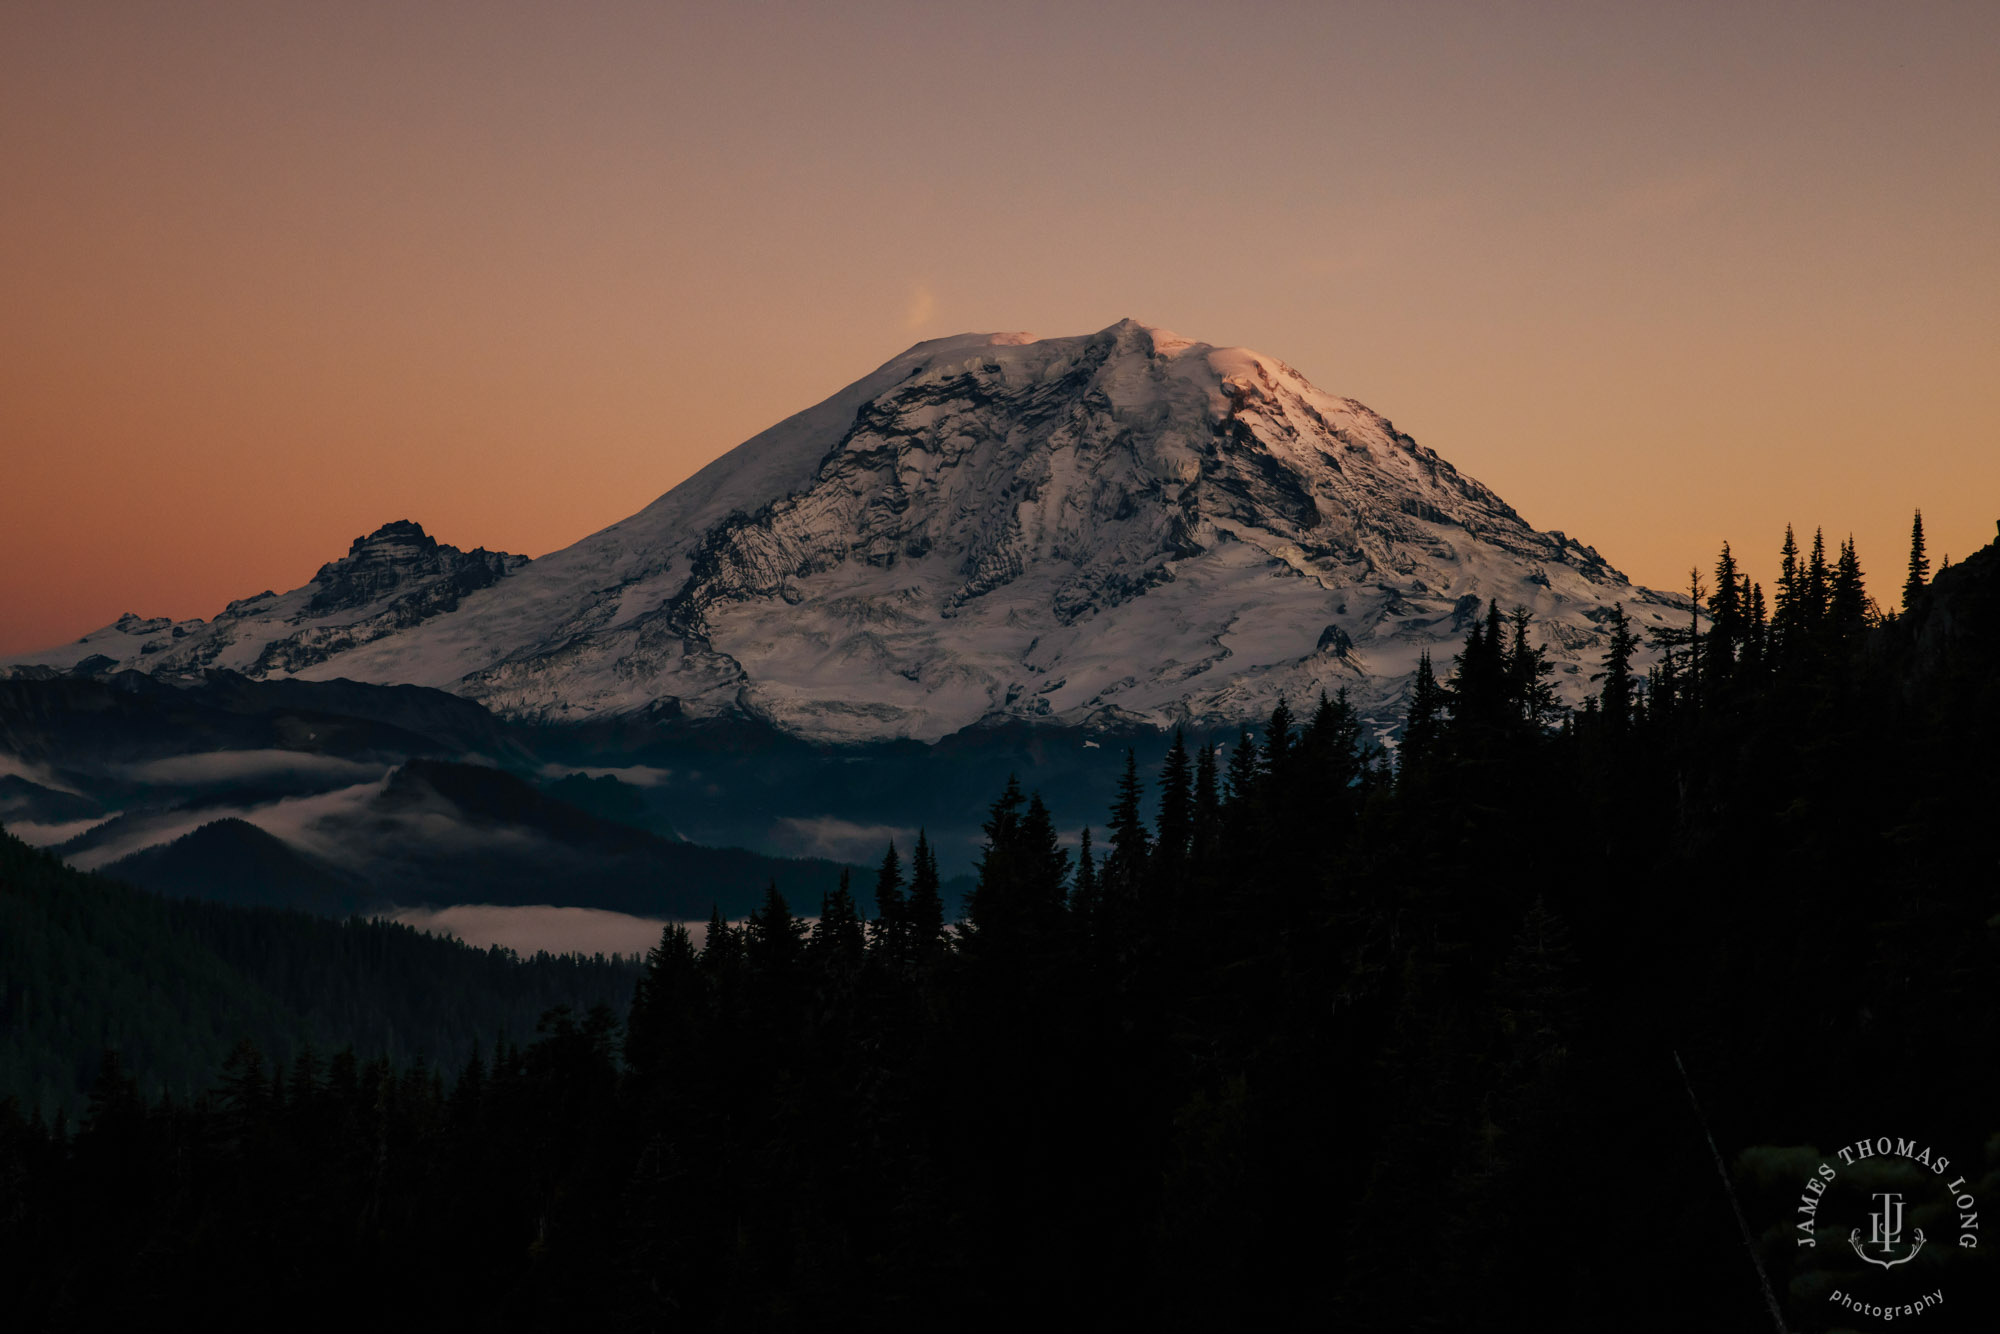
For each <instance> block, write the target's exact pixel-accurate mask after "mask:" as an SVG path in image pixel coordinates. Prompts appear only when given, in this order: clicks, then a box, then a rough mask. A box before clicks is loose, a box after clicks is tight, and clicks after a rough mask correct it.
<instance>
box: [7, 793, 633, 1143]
mask: <svg viewBox="0 0 2000 1334" xmlns="http://www.w3.org/2000/svg"><path fill="white" fill-rule="evenodd" d="M636 975H637V970H636V969H635V968H634V967H633V966H632V964H631V961H630V960H624V961H620V960H611V959H604V958H592V959H582V958H575V957H567V956H565V957H556V956H551V955H546V954H544V955H539V956H537V957H535V958H532V959H525V960H524V959H520V958H517V957H516V956H514V955H513V954H512V953H511V952H510V951H507V950H502V949H498V948H495V949H490V950H480V949H474V948H472V947H470V946H467V945H464V944H461V943H460V942H458V941H456V940H451V939H445V938H438V937H433V936H428V935H425V934H424V933H422V932H420V931H417V930H415V929H413V928H411V927H408V926H403V925H400V924H398V923H395V922H388V921H370V920H364V919H361V918H352V919H349V920H347V921H338V920H335V919H332V918H326V917H318V916H314V915H312V914H309V913H304V912H298V911H291V910H284V909H277V908H259V907H248V906H240V905H236V904H228V903H213V902H202V901H196V900H193V899H177V898H163V897H160V896H158V895H154V894H150V893H147V892H145V891H143V890H139V889H134V888H132V887H130V886H128V885H125V884H121V883H119V882H118V881H116V880H112V879H109V878H107V877H105V876H100V875H85V874H82V873H79V872H77V871H73V870H71V869H70V868H69V867H67V866H64V865H63V864H62V863H61V862H60V861H58V860H57V859H56V858H55V857H54V856H52V855H51V854H49V853H47V852H42V851H39V850H37V849H34V848H31V847H29V846H27V845H26V844H25V843H22V842H21V841H20V840H19V839H16V838H14V837H13V836H11V835H9V834H7V833H5V832H4V831H0V1098H10V1099H12V1100H13V1101H14V1103H15V1105H16V1106H17V1107H18V1108H19V1109H22V1110H24V1111H26V1112H30V1113H36V1114H39V1115H42V1116H45V1117H53V1116H55V1115H57V1114H58V1113H59V1112H75V1111H79V1110H81V1108H82V1105H83V1095H84V1092H85V1091H86V1090H88V1089H90V1088H91V1087H92V1086H93V1085H94V1084H96V1083H97V1082H98V1081H99V1067H100V1063H101V1061H102V1059H103V1056H104V1053H105V1052H106V1051H107V1050H111V1049H115V1050H116V1051H117V1052H118V1054H119V1057H120V1060H121V1062H122V1070H123V1076H122V1077H124V1078H126V1079H131V1080H133V1081H135V1082H134V1088H135V1091H136V1092H140V1093H143V1094H144V1095H145V1096H146V1097H148V1098H151V1097H154V1096H157V1095H160V1094H163V1093H164V1094H168V1095H171V1096H172V1097H174V1098H175V1099H177V1100H180V1101H183V1102H185V1101H187V1100H189V1099H190V1098H192V1097H193V1096H194V1095H195V1094H197V1093H199V1092H200V1091H201V1090H202V1089H204V1088H206V1087H207V1086H208V1085H209V1084H211V1083H212V1082H213V1081H214V1080H215V1079H216V1078H217V1077H218V1076H219V1075H220V1074H221V1072H222V1070H223V1065H224V1061H225V1060H226V1058H227V1057H228V1056H229V1053H230V1051H231V1049H232V1048H234V1047H235V1046H236V1045H237V1044H238V1043H242V1042H249V1043H252V1044H254V1045H255V1046H256V1047H257V1048H258V1049H259V1050H260V1051H261V1052H263V1053H265V1054H266V1058H267V1059H272V1060H276V1061H280V1062H286V1063H289V1062H291V1061H292V1060H294V1059H296V1058H298V1057H301V1056H304V1055H305V1054H306V1053H307V1052H308V1051H309V1050H310V1049H312V1048H315V1047H316V1048H317V1049H318V1051H319V1052H320V1053H321V1054H322V1055H324V1054H329V1053H331V1052H333V1051H335V1050H336V1049H339V1048H343V1047H351V1048H353V1049H355V1050H356V1051H359V1052H361V1053H363V1054H364V1055H367V1056H379V1057H382V1058H384V1059H386V1060H390V1061H393V1062H395V1063H396V1064H398V1065H399V1066H417V1067H419V1068H428V1067H429V1066H431V1065H433V1064H436V1065H438V1066H440V1067H441V1068H444V1069H449V1070H456V1069H457V1068H458V1067H459V1066H461V1065H463V1064H464V1063H465V1062H466V1061H467V1060H468V1059H470V1058H471V1056H472V1055H473V1053H474V1051H475V1050H477V1048H478V1046H479V1044H481V1043H484V1044H485V1045H486V1046H487V1047H488V1048H489V1049H490V1048H491V1046H492V1045H493V1042H494V1040H495V1039H496V1038H497V1037H500V1036H509V1037H512V1038H515V1039H516V1040H519V1039H522V1038H525V1037H526V1036H528V1035H529V1034H531V1033H533V1032H534V1029H535V1023H536V1021H537V1019H538V1018H539V1017H540V1016H541V1014H542V1013H543V1012H544V1011H546V1010H547V1009H549V1008H550V1007H551V1006H555V1005H564V1004H574V1005H582V1006H589V1005H593V1004H598V1003H605V1004H610V1005H614V1006H619V1007H622V1006H623V1005H624V1004H625V1003H626V1001H627V999H628V998H629V997H630V996H631V994H632V984H633V981H634V978H635V977H636Z"/></svg>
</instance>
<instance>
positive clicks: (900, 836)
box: [771, 816, 917, 865]
mask: <svg viewBox="0 0 2000 1334" xmlns="http://www.w3.org/2000/svg"><path fill="white" fill-rule="evenodd" d="M892 839H893V840H894V841H895V844H896V847H897V849H898V850H899V851H900V852H901V853H902V854H903V857H904V859H905V860H906V861H907V860H908V859H909V855H910V849H911V848H912V847H914V846H915V845H916V841H917V831H916V829H915V828H914V827H912V826H905V825H890V824H856V823H855V822H854V821H852V820H836V819H834V818H832V817H831V816H827V817H823V818H817V819H808V818H804V817H801V816H788V817H786V818H785V819H783V820H780V821H778V823H777V827H776V828H775V829H773V830H772V833H771V841H772V842H773V843H775V844H776V845H777V846H778V847H779V848H780V849H781V850H783V851H784V852H786V853H787V854H789V855H791V856H794V857H825V858H828V859H829V860H832V861H837V862H860V863H862V864H864V865H865V864H867V863H870V862H874V861H879V860H880V859H881V857H882V854H883V852H884V851H886V850H887V849H888V847H889V843H890V840H892Z"/></svg>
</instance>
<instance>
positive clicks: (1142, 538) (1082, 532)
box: [38, 320, 1680, 740]
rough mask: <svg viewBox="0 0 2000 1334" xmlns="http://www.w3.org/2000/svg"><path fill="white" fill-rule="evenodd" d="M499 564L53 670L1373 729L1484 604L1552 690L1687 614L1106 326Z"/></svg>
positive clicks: (834, 426)
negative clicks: (1524, 619)
mask: <svg viewBox="0 0 2000 1334" xmlns="http://www.w3.org/2000/svg"><path fill="white" fill-rule="evenodd" d="M521 565H522V561H521V558H519V557H509V556H497V555H492V554H490V553H486V552H482V551H475V552H469V553H465V552H458V551H455V550H454V549H453V548H450V547H440V546H438V545H437V544H436V543H434V542H432V541H431V539H429V538H428V537H426V536H424V535H423V533H422V530H421V529H418V528H417V527H416V526H415V525H414V524H391V525H389V526H387V527H385V528H383V529H381V530H379V531H377V532H376V533H374V534H371V535H370V536H369V537H368V538H366V539H363V540H362V541H360V542H357V543H356V544H355V547H354V549H353V550H352V551H350V552H349V553H348V555H347V556H346V557H344V558H343V559H342V560H339V561H335V562H333V563H331V564H329V565H328V566H326V567H325V568H324V569H322V570H321V571H320V573H319V575H318V576H316V577H315V579H314V580H313V582H312V583H311V584H309V585H307V586H306V588H305V589H301V590H298V591H296V592H294V593H290V594H286V595H284V596H283V597H279V598H271V597H269V596H268V595H267V596H266V597H265V598H263V599H258V600H252V601H251V602H248V603H242V604H234V605H232V607H231V609H230V610H229V611H228V612H225V613H224V615H223V617H219V618H218V619H217V621H216V622H215V623H214V625H212V626H209V627H203V628H200V629H199V630H187V631H185V632H183V634H182V638H181V639H180V640H176V641H170V640H169V637H168V635H167V633H166V632H164V631H162V630H159V629H148V630H145V631H143V633H140V632H137V631H134V632H132V633H130V634H128V633H126V632H123V631H120V632H119V633H120V635H121V636H123V639H122V640H121V641H120V642H122V643H129V641H130V639H131V638H132V637H133V634H138V635H139V637H141V638H143V637H147V636H158V637H159V639H160V641H161V642H162V643H164V644H167V647H165V648H163V649H162V650H158V651H155V652H154V653H153V654H151V655H150V656H147V657H144V658H143V659H142V657H141V653H142V650H136V649H133V650H131V651H128V652H123V653H121V652H118V651H116V648H115V647H114V646H113V645H112V643H111V642H110V640H109V635H110V633H111V632H110V631H105V632H99V636H103V637H106V642H105V643H102V644H92V643H88V642H87V643H86V644H85V645H79V646H76V648H75V649H74V650H72V657H73V658H74V657H81V656H82V655H83V654H84V653H87V652H100V653H103V654H106V655H108V656H110V657H112V658H113V659H114V660H116V661H117V662H118V663H119V664H120V665H127V664H138V665H142V666H144V667H145V669H146V670H152V671H161V670H168V669H184V668H185V667H195V666H202V665H206V664H207V663H209V662H211V661H214V662H217V664H218V665H228V666H238V669H239V670H242V671H245V672H246V673H248V674H250V675H279V674H288V673H289V674H298V675H304V676H313V677H332V676H346V677H350V678H353V679H356V680H366V681H382V682H396V681H408V682H413V683H416V684H422V685H433V686H441V687H444V688H447V689H452V690H456V691H458V692H460V693H462V694H466V695H469V696H471V697H473V698H476V699H479V700H481V701H482V702H485V703H486V704H488V705H490V706H491V707H493V708H495V709H497V710H499V711H501V712H503V713H508V714H513V715H516V716H527V717H534V718H542V719H550V720H573V719H586V718H594V717H602V716H606V715H619V714H627V713H637V712H639V711H641V710H651V711H653V712H654V713H656V714H657V713H658V712H659V711H661V710H663V709H664V710H666V711H667V712H669V713H673V714H675V715H677V716H687V717H694V718H700V717H704V716H714V715H718V714H725V713H730V712H740V713H747V714H750V715H752V716H755V717H758V718H761V719H763V720H765V721H768V722H770V723H772V724H774V725H776V726H777V727H779V728H781V729H783V730H785V731H788V732H791V733H793V734H795V735H800V736H805V737H811V738H817V739H826V740H864V739H878V738H884V737H917V738H922V739H930V738H935V737H939V736H942V735H945V734H947V733H950V732H952V731H955V730H958V729H960V728H963V727H966V726H969V725H972V724H976V723H981V722H994V721H999V720H1004V719H1010V718H1013V719H1028V720H1036V719H1040V720H1050V721H1062V722H1067V723H1077V724H1085V725H1088V724H1092V723H1115V722H1131V721H1143V722H1149V723H1158V724H1167V723H1172V722H1176V721H1187V722H1193V723H1196V724H1211V723H1212V724H1225V723H1233V722H1236V721H1239V720H1242V719H1244V718H1248V717H1252V716H1255V715H1257V714H1260V713H1263V712H1266V711H1268V710H1269V708H1270V707H1271V706H1272V705H1273V704H1274V703H1275V702H1276V701H1277V700H1278V699H1279V698H1280V697H1289V698H1291V699H1293V700H1296V701H1304V700H1307V699H1309V698H1310V697H1311V696H1312V695H1313V694H1314V693H1316V692H1317V691H1318V690H1320V689H1323V688H1324V689H1328V690H1333V689H1338V688H1342V687H1346V688H1348V689H1350V690H1351V692H1352V694H1353V697H1354V698H1355V700H1356V702H1357V704H1358V705H1360V706H1361V707H1362V709H1363V710H1364V712H1365V713H1367V714H1368V715H1369V716H1371V717H1373V718H1375V719H1376V720H1377V721H1378V723H1386V722H1388V721H1392V720H1393V719H1394V718H1395V717H1396V716H1398V715H1399V713H1400V709H1401V701H1402V699H1403V696H1404V693H1405V691H1406V688H1407V681H1408V678H1409V676H1410V673H1411V671H1412V670H1413V668H1414V666H1415V664H1416V660H1417V657H1418V655H1419V654H1420V653H1422V652H1425V651H1430V652H1432V653H1434V654H1436V655H1438V656H1440V657H1442V658H1448V657H1449V656H1450V654H1451V653H1452V652H1454V651H1455V650H1456V648H1457V646H1458V644H1459V643H1460V642H1461V641H1462V639H1463V637H1464V634H1465V630H1466V627H1467V625H1468V624H1469V623H1470V622H1471V620H1472V619H1473V618H1475V617H1477V616H1478V615H1480V614H1481V613H1482V612H1483V610H1484V608H1485V605H1486V603H1487V601H1488V600H1489V599H1495V600H1498V601H1499V602H1500V603H1501V605H1502V606H1503V607H1513V606H1515V605H1517V604H1522V605H1526V606H1528V607H1530V608H1531V609H1532V610H1533V611H1534V612H1535V613H1536V615H1537V617H1538V618H1539V620H1540V622H1541V624H1542V626H1543V633H1544V636H1545V638H1546V640H1547V642H1548V644H1549V646H1550V649H1551V652H1552V656H1554V657H1555V658H1556V659H1557V661H1558V662H1559V663H1560V664H1562V665H1563V666H1564V667H1566V668H1567V669H1569V674H1568V677H1567V680H1566V681H1565V684H1566V685H1567V686H1568V687H1569V688H1570V690H1571V692H1572V693H1576V694H1580V693H1581V690H1582V688H1583V683H1584V681H1585V679H1586V678H1587V674H1588V673H1587V669H1586V668H1585V666H1584V664H1585V663H1587V662H1590V661H1592V660H1593V659H1594V655H1595V654H1596V652H1598V651H1599V650H1600V648H1601V645H1602V643H1603V634H1602V630H1601V623H1602V620H1603V618H1604V616H1605V615H1606V614H1607V612H1608V609H1609V608H1610V606H1611V604H1612V603H1614V602H1622V603H1624V604H1625V605H1626V608H1627V610H1628V611H1629V612H1631V613H1632V614H1633V616H1634V618H1635V620H1636V621H1637V622H1638V623H1639V626H1640V627H1641V628H1642V629H1643V628H1646V627H1647V626H1650V625H1653V624H1658V623H1660V622H1662V621H1664V620H1665V619H1667V618H1668V617H1670V616H1674V617H1677V616H1678V615H1679V614H1680V613H1679V612H1678V611H1676V610H1675V607H1676V604H1674V603H1673V602H1672V601H1670V600H1669V599H1666V598H1663V597H1661V596H1659V595H1656V594H1653V593H1650V592H1648V591H1646V590H1644V589H1640V588H1636V587H1634V586H1633V585H1632V584H1630V583H1629V582H1628V581H1627V580H1626V579H1625V578H1624V576H1622V575H1621V574H1619V573H1618V572H1617V571H1616V570H1614V569H1612V568H1611V567H1610V566H1609V565H1608V564H1607V563H1606V562H1605V561H1604V560H1603V558H1602V557H1600V556H1599V555H1598V554H1597V553H1596V552H1595V551H1593V550H1592V549H1590V548H1589V547H1586V546H1583V545H1581V544H1580V543H1578V542H1576V541H1574V540H1572V539H1570V538H1568V537H1566V536H1564V535H1563V534H1562V533H1560V532H1553V531H1551V532H1543V531H1538V530H1536V529H1534V528H1533V527H1531V526H1530V525H1529V524H1528V523H1527V522H1526V521H1524V520H1523V519H1522V518H1521V516H1520V515H1519V514H1517V513H1516V512H1515V511H1514V510H1513V508H1512V507H1510V506H1509V505H1507V504H1506V502H1504V501H1502V500H1501V499H1500V498H1499V497H1498V496H1496V495H1494V494H1493V492H1492V491H1490V490H1488V489H1487V488H1486V487H1485V486H1483V485H1481V484H1480V483H1478V482H1477V481H1474V480H1473V479H1471V478H1469V477H1466V476H1464V475H1462V474H1460V473H1459V472H1458V471H1457V470H1456V469H1455V468H1453V467H1452V466H1451V464H1450V463H1448V462H1446V461H1445V460H1444V459H1442V458H1440V457H1439V456H1438V455H1437V454H1436V453H1435V452H1434V451H1432V450H1430V449H1428V448H1426V447H1424V446H1422V445H1419V444H1417V443H1416V442H1415V441H1414V440H1412V439H1411V438H1410V437H1409V436H1407V435H1404V434H1402V433H1401V432H1399V431H1397V430H1396V429H1395V428H1394V427H1393V426H1392V425H1391V424H1390V423H1389V422H1388V421H1387V420H1385V419H1384V418H1382V417H1380V416H1378V415H1376V414H1375V413H1373V412H1371V411H1369V410H1368V409H1367V408H1365V407H1363V406H1362V405H1361V404H1359V403H1356V402H1354V401H1353V400H1352V399H1346V398H1339V397H1335V396H1333V395H1329V394H1325V393H1322V392H1321V391H1320V390H1318V389H1316V388H1314V387H1313V386H1312V385H1311V384H1309V383H1307V382H1306V381H1305V380H1304V378H1303V377H1301V376H1300V375H1298V373H1297V372H1295V371H1293V370H1292V369H1291V368H1290V367H1288V366H1286V365H1285V364H1284V363H1282V362H1280V361H1277V360H1275V359H1273V358H1270V357H1265V356H1260V355H1259V354H1257V353H1254V352H1248V351H1245V350H1242V349H1231V348H1216V347H1211V346H1209V345H1207V344H1202V343H1194V342H1191V341H1189V340H1187V339H1182V338H1177V337H1175V336H1173V335H1171V334H1168V333H1165V332H1164V331H1161V330H1156V329H1148V328H1145V327H1143V326H1141V325H1138V324H1135V323H1133V322H1131V321H1129V320H1127V321H1121V322H1120V323H1118V324H1116V325H1113V326H1112V327H1110V328H1108V329H1105V330H1102V331H1100V332H1099V333H1096V334H1093V335H1089V336H1085V337H1079V338H1057V339H1046V340H1041V341H1035V340H1032V339H1030V338H1028V337H1027V336H1026V335H966V336H963V337H959V338H952V339H943V340H938V341H936V342H931V343H924V344H919V345H918V346H917V347H914V348H912V349H910V351H908V352H906V353H904V354H903V355H902V356H901V357H898V358H896V359H895V360H893V361H891V362H889V363H888V364H886V365H884V366H883V367H881V368H880V369H879V370H877V371H876V372H874V373H873V374H872V375H870V376H868V377H866V378H865V379H863V380H861V381H858V382H857V383H856V384H854V385H852V386H850V387H849V388H848V389H846V390H844V391H842V392H841V393H840V394H837V395H835V396H834V397H833V398H831V399H829V400H827V401H826V402H825V403H822V404H820V405H818V406H817V407H815V408H812V409H809V410H808V411H806V412H803V413H800V414H799V415H798V416H796V417H793V418H791V419H789V420H787V421H785V422H783V423H780V424H779V425H778V426H776V427H773V428H772V429H771V430H769V431H767V432H765V433H764V434H762V435H760V436H758V437H757V438H755V439H753V440H751V441H749V442H748V443H746V444H744V445H743V446H741V447H739V448H738V449H736V450H734V451H732V452H731V453H729V454H728V455H725V456H724V457H723V458H721V459H718V460H717V461H716V462H715V463H713V464H711V465H710V466H709V467H708V468H706V469H704V470H703V471H702V472H700V473H698V474H697V475H696V476H694V477H692V478H690V479H688V481H686V482H684V483H683V484H682V485H680V486H678V487H676V488H674V489H673V490H672V491H670V492H668V493H667V494H666V495H665V496H663V497H661V498H660V499H659V500H658V501H656V502H654V503H653V504H652V505H650V506H648V507H647V508H646V509H645V510H643V511H642V512H640V513H639V514H637V515H634V516H633V517H632V518H630V519H627V520H625V521H623V522H622V523H619V524H616V525H613V526H612V527H611V528H608V529H606V530H604V531H603V532H601V533H598V534H595V535H593V536H591V537H588V538H585V539H584V540H583V541H581V542H579V543H577V544H576V545H574V546H572V547H569V548H567V549H565V550H563V551H560V552H557V553H554V554H553V555H550V556H547V557H544V558H542V559H541V560H539V561H537V562H535V563H534V564H533V565H532V566H528V567H527V568H526V569H521V568H520V567H521ZM516 570H519V573H515V571H516ZM232 618H233V619H232ZM225 621H229V622H230V625H231V628H230V629H228V630H227V631H221V630H218V629H217V628H216V627H218V626H222V625H223V623H224V622H225ZM122 624H123V623H122V622H121V625H122ZM147 624H151V623H147ZM196 624H197V625H198V623H196ZM252 625H254V626H256V627H257V636H259V637H258V638H256V641H255V643H254V644H252V643H251V636H250V634H249V627H250V626H252ZM113 629H114V630H116V629H117V627H113ZM175 629H176V630H179V629H181V628H180V627H175ZM99 636H93V637H92V638H93V639H96V638H98V637H99ZM246 646H247V647H246ZM224 655H235V660H223V658H224ZM38 660H47V659H46V655H39V656H38ZM239 663H240V665H239Z"/></svg>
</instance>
